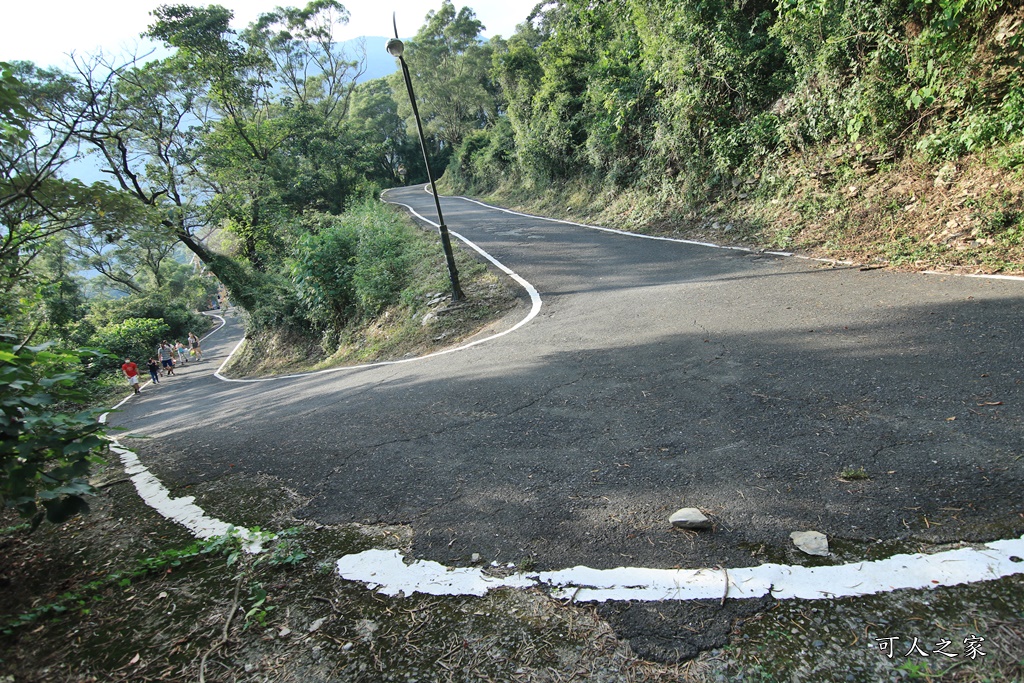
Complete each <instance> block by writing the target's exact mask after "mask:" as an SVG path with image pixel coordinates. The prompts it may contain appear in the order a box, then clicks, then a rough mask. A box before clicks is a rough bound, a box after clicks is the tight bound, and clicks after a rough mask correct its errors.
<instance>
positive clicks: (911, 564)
mask: <svg viewBox="0 0 1024 683" xmlns="http://www.w3.org/2000/svg"><path fill="white" fill-rule="evenodd" d="M459 199H465V200H466V201H470V202H474V203H476V204H480V205H481V206H488V205H487V204H483V203H482V202H478V201H476V200H473V199H468V198H465V197H459ZM401 206H405V208H407V209H408V210H409V211H411V212H412V213H413V214H414V215H416V216H417V217H418V218H420V220H423V221H425V222H427V223H430V224H431V225H433V226H434V227H437V224H436V223H434V222H433V221H430V220H428V219H427V218H424V217H423V216H421V215H419V214H418V213H416V212H415V211H414V210H413V209H412V208H411V207H409V206H407V205H404V204H402V205H401ZM489 208H494V209H497V210H499V211H504V212H506V213H511V214H514V215H520V216H527V217H530V218H540V219H543V220H550V221H553V222H557V223H565V224H568V225H575V226H579V227H584V228H589V229H594V230H601V231H605V232H613V233H619V234H622V235H629V236H633V237H642V238H646V239H656V240H665V241H673V242H684V243H687V244H697V245H701V246H709V247H715V248H722V249H736V250H742V251H750V250H748V249H741V248H739V247H720V246H718V245H714V244H707V243H703V242H692V241H688V240H678V239H674V238H665V237H652V236H647V235H637V234H635V233H628V232H623V231H619V230H612V229H609V228H601V227H597V226H589V225H584V224H581V223H572V222H570V221H561V220H557V219H550V218H545V217H543V216H530V214H521V213H517V212H515V211H511V210H508V209H502V208H501V207H489ZM452 234H454V235H456V237H457V238H458V239H460V240H462V241H463V242H465V243H466V244H467V245H469V246H470V247H472V248H473V249H475V250H476V251H477V252H479V253H480V254H482V255H483V256H484V257H485V258H487V259H488V260H490V261H491V262H492V263H494V264H495V265H496V266H497V267H498V268H500V269H501V270H502V271H504V272H505V273H507V274H508V275H509V276H510V277H512V278H513V279H514V280H516V281H517V282H518V283H519V284H521V285H522V286H523V287H524V288H526V289H527V291H528V292H530V298H531V300H532V301H533V307H532V308H531V311H530V314H529V315H528V316H527V317H526V318H525V319H523V320H522V321H520V322H519V323H518V324H516V325H515V326H514V327H512V328H511V329H509V330H506V331H505V332H502V333H500V334H497V335H494V336H492V337H488V338H486V339H481V340H478V341H476V342H472V343H471V344H466V345H464V346H461V347H458V348H454V349H449V350H446V351H442V352H438V353H434V354H430V355H428V356H423V357H421V358H418V359H407V360H404V361H392V362H390V363H372V364H367V365H362V366H358V367H372V366H375V365H389V364H394V363H400V362H409V361H411V360H422V359H426V358H431V357H434V356H438V355H441V354H442V353H451V352H453V351H458V350H461V349H465V348H469V347H470V346H475V345H477V344H481V343H483V342H485V341H489V340H491V339H494V338H496V337H500V336H503V335H505V334H509V333H510V332H513V331H515V330H516V329H518V328H520V327H522V326H523V325H525V324H526V323H527V322H529V321H530V320H531V319H533V318H534V317H535V316H536V315H537V313H538V312H539V311H540V306H541V301H540V295H539V294H538V293H537V290H536V289H535V288H534V287H533V286H532V285H530V284H529V283H528V282H526V281H525V280H523V279H522V278H521V277H519V276H518V275H517V274H515V273H514V272H513V271H511V270H509V269H508V268H506V267H505V266H504V265H502V264H501V263H500V262H498V261H497V260H495V259H494V258H492V257H491V256H490V255H489V254H487V253H486V252H484V251H483V250H482V249H480V248H479V247H478V246H477V245H475V244H473V243H472V242H470V241H469V240H467V239H466V238H464V237H462V236H461V235H458V234H457V233H452ZM766 253H771V254H775V255H780V256H788V255H791V254H786V253H783V252H766ZM934 274H947V275H948V273H934ZM975 277H982V276H975ZM991 277H999V278H1003V279H1012V280H1020V279H1021V278H1018V277H1014V276H991ZM210 315H211V316H213V317H215V318H217V319H218V320H219V321H220V325H219V326H218V327H217V328H216V329H214V330H213V331H211V332H209V333H208V334H206V335H205V336H204V337H203V339H206V337H208V336H210V335H211V334H213V333H214V332H216V331H217V330H219V329H221V327H223V326H224V325H225V324H226V321H225V320H224V318H222V317H221V316H219V315H216V314H213V313H211V314H210ZM240 344H241V342H239V344H238V345H236V346H235V348H234V349H233V350H232V351H231V353H230V354H228V359H230V358H231V356H232V355H233V354H234V353H235V351H237V350H238V347H239V346H240ZM226 363H227V360H225V361H224V363H223V364H221V366H220V367H219V368H218V369H217V371H216V372H215V373H214V375H215V376H216V377H217V378H218V379H221V380H224V381H248V382H253V381H266V380H260V379H257V380H230V379H228V378H226V377H223V376H222V375H221V374H220V371H221V370H222V369H223V368H224V364H226ZM344 369H352V368H335V369H331V370H322V371H319V372H311V373H301V374H295V375H287V376H285V377H279V378H273V379H285V378H296V377H308V376H312V375H317V374H323V373H325V372H334V371H338V370H344ZM267 379H271V378H267ZM132 396H133V394H129V395H128V397H126V398H125V399H124V400H122V401H121V402H120V403H118V404H117V405H116V406H114V409H117V408H119V407H120V406H122V405H124V403H126V402H127V401H128V400H129V399H130V398H132ZM108 414H109V413H104V414H103V415H102V416H100V422H101V423H106V420H107V415H108ZM111 441H113V443H114V445H113V446H112V447H111V450H113V451H114V452H115V453H117V454H118V455H119V456H120V458H121V462H122V464H123V465H124V468H125V472H126V473H127V474H128V475H129V476H130V477H131V480H132V482H133V483H134V484H135V489H136V491H138V493H139V495H140V496H141V497H142V499H143V500H144V501H145V502H146V503H147V504H148V505H150V506H151V507H153V508H154V509H155V510H156V511H157V512H159V513H160V514H161V515H163V516H164V517H166V518H167V519H170V520H172V521H174V522H177V523H178V524H181V525H183V526H184V527H185V528H187V529H188V530H189V531H190V532H192V534H193V535H195V536H197V537H198V538H211V537H214V536H218V535H223V534H226V533H238V534H239V536H240V537H241V538H242V539H243V540H244V541H245V542H246V549H247V550H249V551H250V552H259V551H260V550H261V548H262V544H263V543H265V542H267V541H269V540H271V539H272V538H273V537H274V536H273V534H269V533H267V532H259V531H254V530H250V529H244V528H236V527H234V526H233V525H231V524H228V523H226V522H223V521H221V520H219V519H216V518H214V517H210V516H208V515H207V514H206V513H205V511H204V510H203V509H202V508H200V507H199V506H198V505H196V504H195V499H194V498H193V497H192V496H185V497H183V498H171V497H170V493H169V491H168V490H167V488H166V487H165V486H164V485H163V484H162V483H161V482H160V480H159V479H157V478H156V477H155V476H154V475H153V474H152V473H151V472H150V471H149V470H148V469H147V468H146V466H145V465H143V464H142V463H141V462H140V461H139V458H138V456H137V455H136V454H135V453H133V452H132V451H130V450H128V449H125V448H123V447H122V446H121V445H120V444H119V443H118V442H117V441H116V440H115V439H111ZM1022 558H1024V536H1022V537H1021V538H1019V539H1010V540H1003V541H993V542H991V543H986V544H984V545H983V546H980V547H977V548H959V549H956V550H947V551H943V552H938V553H934V554H930V555H928V554H923V553H917V554H914V555H894V556H892V557H889V558H887V559H884V560H876V561H871V562H855V563H851V564H844V565H833V566H827V567H802V566H799V565H780V564H763V565H760V566H757V567H740V568H733V569H652V568H645V567H619V568H617V569H592V568H590V567H584V566H577V567H572V568H569V569H562V570H558V571H551V572H514V573H511V574H509V575H506V576H502V575H500V574H499V573H496V572H493V571H489V570H485V569H482V568H475V567H469V568H466V567H446V566H444V565H442V564H440V563H437V562H433V561H429V560H417V561H415V562H412V563H411V564H407V563H406V562H405V559H404V558H403V556H402V554H401V553H400V552H398V551H397V550H368V551H366V552H362V553H355V554H350V555H345V556H344V557H342V558H340V559H339V560H338V561H337V563H336V566H337V570H338V574H339V576H341V577H342V578H344V579H348V580H351V581H359V582H363V583H365V584H367V587H368V588H370V589H371V590H376V591H377V592H379V593H382V594H385V595H400V594H404V595H412V594H413V593H425V594H429V595H449V596H455V595H477V596H479V595H484V594H485V593H487V592H488V591H490V590H494V589H498V588H517V589H521V588H544V589H547V590H549V591H550V593H551V595H552V596H553V597H555V598H559V599H573V600H575V601H577V602H604V601H607V600H637V601H663V600H702V599H724V598H735V599H750V598H759V597H763V596H766V595H771V596H772V597H774V598H776V599H780V600H784V599H804V600H816V599H825V598H836V597H852V596H859V595H873V594H876V593H884V592H889V591H893V590H900V589H924V588H937V587H938V586H956V585H960V584H964V583H975V582H978V581H989V580H992V579H998V578H1002V577H1005V576H1011V575H1014V574H1024V559H1022ZM505 569H506V570H512V569H514V566H511V565H509V566H506V567H505Z"/></svg>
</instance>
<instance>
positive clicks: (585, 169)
mask: <svg viewBox="0 0 1024 683" xmlns="http://www.w3.org/2000/svg"><path fill="white" fill-rule="evenodd" d="M1022 23H1024V10H1022V7H1021V3H1019V2H1001V1H998V0H980V1H972V0H894V1H890V2H864V3H829V2H821V1H820V0H782V1H781V2H778V3H776V2H765V1H761V0H756V1H753V2H742V3H740V2H725V1H716V0H712V1H709V2H706V1H701V2H696V1H691V0H685V1H682V2H672V3H660V4H659V3H647V2H640V1H639V0H614V1H612V2H603V3H590V2H582V1H577V0H569V1H563V2H558V3H547V4H545V5H543V7H539V9H538V10H535V12H534V14H533V15H532V16H531V18H530V20H529V21H528V22H526V23H524V24H523V25H521V26H520V27H519V30H518V31H517V33H516V34H515V35H513V36H512V37H510V38H509V39H508V40H507V41H504V40H496V41H492V45H491V48H492V50H493V54H492V57H493V66H492V71H491V76H492V78H493V80H494V84H495V86H496V90H497V91H498V92H500V98H499V109H500V110H501V111H503V112H504V115H503V116H500V117H498V118H497V120H496V121H495V122H494V123H493V125H490V126H488V127H486V128H484V129H481V130H477V131H475V132H473V133H472V134H470V135H469V136H468V137H467V138H466V139H465V140H464V141H463V142H462V143H461V145H460V146H459V148H458V150H457V152H456V154H455V157H454V159H453V162H452V164H451V166H450V167H449V169H448V173H447V175H446V177H445V181H446V183H447V187H448V188H449V189H450V190H452V191H456V192H464V193H477V194H485V195H487V194H489V195H491V196H492V197H493V198H495V199H498V200H502V201H506V202H511V203H515V204H517V205H518V206H520V207H523V208H534V209H537V210H541V211H545V212H547V213H553V214H561V215H571V216H574V217H576V218H584V219H591V220H596V221H601V222H603V223H605V224H613V225H618V226H621V227H627V228H630V229H638V230H642V231H648V232H651V231H654V232H671V233H675V234H681V235H688V236H693V237H699V238H702V239H713V240H715V241H718V242H727V243H746V244H751V245H753V246H757V247H764V248H773V249H786V250H792V249H799V250H802V251H806V252H811V253H814V254H817V255H822V256H827V257H832V258H839V259H853V260H858V261H861V262H871V263H880V264H889V265H892V266H898V267H940V266H945V267H955V268H960V269H968V270H972V271H986V272H997V271H1003V272H1020V271H1021V269H1022V268H1024V258H1022V249H1024V204H1022V189H1024V185H1022V182H1021V172H1020V169H1021V167H1022V164H1024V144H1022V133H1024V83H1022V76H1021V73H1022V71H1021V68H1020V67H1021V50H1022V45H1024V35H1022V32H1021V28H1022Z"/></svg>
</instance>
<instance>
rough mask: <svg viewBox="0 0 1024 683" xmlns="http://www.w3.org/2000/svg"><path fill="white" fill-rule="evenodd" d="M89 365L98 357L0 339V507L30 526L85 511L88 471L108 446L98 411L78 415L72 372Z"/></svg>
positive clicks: (79, 391)
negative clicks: (0, 437) (0, 433)
mask: <svg viewBox="0 0 1024 683" xmlns="http://www.w3.org/2000/svg"><path fill="white" fill-rule="evenodd" d="M90 358H102V354H100V353H99V352H96V351H87V350H80V351H57V350H52V346H51V345H50V344H44V345H42V346H24V345H18V344H16V343H15V338H14V337H13V336H12V335H8V334H3V335H0V411H2V413H0V429H2V431H3V440H2V442H0V505H2V506H3V507H10V508H14V509H16V510H17V511H18V513H19V514H21V515H22V516H23V517H27V518H31V520H32V524H33V526H37V525H38V524H39V523H40V522H41V521H42V520H43V519H44V518H45V519H47V520H49V521H50V522H53V523H60V522H63V521H65V520H67V519H68V518H70V517H71V516H73V515H75V514H77V513H79V512H84V511H86V510H88V507H89V506H88V504H87V503H86V501H85V499H84V496H86V495H89V494H91V493H93V492H94V491H93V489H92V487H91V486H90V485H89V482H88V477H89V466H90V464H91V462H92V461H93V460H94V459H95V458H96V457H97V456H98V454H99V453H100V452H102V451H103V450H104V449H105V448H106V443H107V442H106V441H105V440H104V439H103V438H102V431H101V428H102V425H100V423H99V422H98V421H97V416H98V414H99V413H100V410H98V409H85V410H78V409H77V407H78V406H81V405H84V404H85V403H87V402H88V399H89V397H88V395H87V393H86V390H85V388H84V386H85V383H84V382H83V373H82V372H81V371H79V370H78V368H79V367H81V366H82V363H83V361H85V360H88V359H90ZM40 507H42V508H43V509H42V510H40V509H39V508H40Z"/></svg>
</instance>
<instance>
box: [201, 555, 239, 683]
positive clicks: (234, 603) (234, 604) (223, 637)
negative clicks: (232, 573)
mask: <svg viewBox="0 0 1024 683" xmlns="http://www.w3.org/2000/svg"><path fill="white" fill-rule="evenodd" d="M243 578H244V577H243V576H242V575H239V577H238V581H235V594H234V595H233V596H232V598H231V611H230V612H228V618H227V619H226V620H225V621H224V629H223V630H222V631H221V634H220V640H218V641H217V642H216V643H214V644H213V646H212V647H211V648H210V649H209V650H207V651H206V652H204V653H203V657H202V659H200V660H199V683H206V659H207V658H208V657H209V656H210V655H212V654H213V653H214V652H216V651H217V650H219V649H220V648H221V647H223V645H224V644H225V643H226V642H228V631H229V630H230V629H231V622H232V620H233V619H234V618H235V612H237V611H238V592H239V590H240V589H241V588H242V579H243Z"/></svg>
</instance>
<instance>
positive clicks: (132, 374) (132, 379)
mask: <svg viewBox="0 0 1024 683" xmlns="http://www.w3.org/2000/svg"><path fill="white" fill-rule="evenodd" d="M121 370H122V371H123V372H124V376H125V377H127V378H128V384H130V385H131V387H132V389H134V390H135V393H136V394H137V393H139V366H138V365H136V364H135V363H133V362H132V359H131V358H125V359H124V365H122V366H121Z"/></svg>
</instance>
